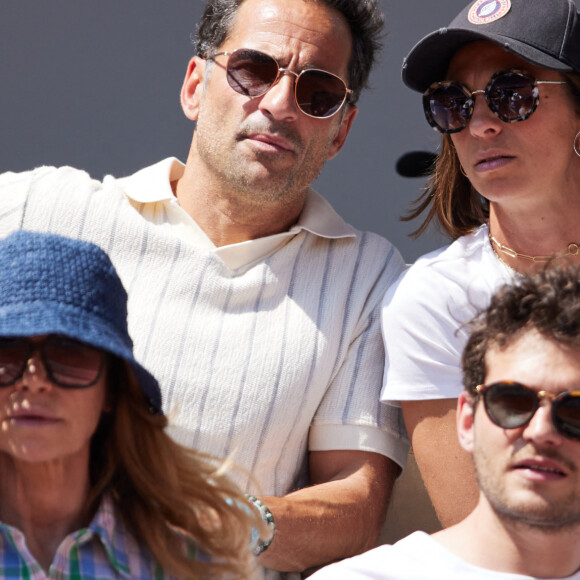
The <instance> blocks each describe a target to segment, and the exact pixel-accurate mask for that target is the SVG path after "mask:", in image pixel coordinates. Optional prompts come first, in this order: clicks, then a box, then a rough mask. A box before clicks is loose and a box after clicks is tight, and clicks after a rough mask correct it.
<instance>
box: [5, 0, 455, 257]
mask: <svg viewBox="0 0 580 580" xmlns="http://www.w3.org/2000/svg"><path fill="white" fill-rule="evenodd" d="M465 3H466V1H465V0H440V1H439V2H433V1H432V0H383V1H382V7H383V10H384V12H385V14H386V18H387V26H386V37H385V49H384V52H383V54H382V56H381V61H380V62H379V64H378V66H377V67H376V69H375V71H374V73H373V75H372V78H371V82H372V86H373V89H372V90H370V91H367V92H366V93H364V94H363V97H362V98H361V100H360V102H359V108H360V111H359V115H358V117H357V119H356V121H355V124H354V127H353V129H352V131H351V134H350V136H349V138H348V141H347V143H346V146H345V147H344V149H343V150H342V152H341V153H340V154H339V156H338V157H337V158H335V159H334V160H332V161H330V162H329V163H328V164H327V165H326V167H325V169H324V171H323V173H322V175H321V177H320V178H319V180H318V181H317V183H316V184H315V187H316V189H317V190H318V191H319V192H320V193H322V194H323V195H324V196H325V197H326V198H327V199H329V200H330V201H331V203H332V204H333V205H334V207H335V208H336V209H337V210H338V211H339V213H340V214H341V215H342V216H343V217H345V218H346V219H347V220H348V221H349V222H350V223H352V224H353V225H355V226H356V227H358V228H360V229H367V230H372V231H375V232H378V233H380V234H382V235H384V236H386V237H387V238H389V239H390V240H391V241H392V242H393V243H395V244H396V245H397V246H398V247H399V249H400V250H401V252H402V253H403V256H404V257H405V259H406V260H407V261H413V260H415V259H416V258H417V257H418V256H419V255H421V254H423V253H424V252H426V251H429V250H431V249H434V248H436V247H438V246H440V245H442V244H443V243H445V241H446V240H445V239H444V238H443V237H441V236H440V235H438V234H436V233H435V232H431V233H429V234H427V235H425V236H423V237H422V238H420V239H419V240H411V239H410V238H409V237H408V234H409V233H410V232H411V231H412V230H413V229H414V227H416V226H417V225H418V224H416V223H415V224H413V223H412V224H408V223H401V222H400V221H399V217H400V216H401V215H402V214H404V213H405V212H406V210H407V208H408V204H409V203H410V202H411V200H413V199H415V198H416V197H417V196H418V194H419V193H420V190H421V188H422V186H423V185H424V181H423V180H422V179H417V178H414V179H409V178H402V177H399V176H398V175H397V174H396V172H395V163H396V161H397V159H398V158H399V157H400V155H402V154H403V153H405V152H407V151H410V150H415V149H427V150H435V148H436V147H437V145H438V143H439V137H438V135H437V134H436V133H434V132H433V131H432V130H431V129H430V128H429V127H428V125H427V123H426V121H425V119H424V116H423V113H422V110H421V99H420V95H419V94H417V93H414V92H411V91H410V90H409V89H407V88H406V87H404V86H403V84H402V82H401V80H400V67H401V62H402V60H403V57H404V55H405V54H406V53H407V52H408V51H409V49H410V48H411V47H412V46H413V45H414V44H415V42H416V41H417V40H419V38H421V37H422V36H423V35H424V34H426V33H428V32H430V31H431V30H433V29H435V28H439V27H441V26H444V25H445V24H447V23H448V22H449V21H450V20H451V19H452V18H453V17H454V16H455V14H456V13H457V12H458V11H459V10H460V9H461V8H462V7H463V6H464V5H465ZM202 9H203V1H202V0H165V1H164V2H162V1H161V0H50V1H47V0H3V2H2V9H1V11H0V79H1V80H0V111H1V114H0V171H8V170H10V171H22V170H26V169H30V168H32V167H35V166H38V165H72V166H75V167H79V168H83V169H85V170H87V171H88V172H89V173H90V174H91V175H92V176H93V177H95V178H99V179H100V178H102V177H103V176H104V175H106V174H113V175H116V176H123V175H129V174H130V173H132V172H133V171H135V170H137V169H139V168H141V167H145V166H146V165H149V164H151V163H154V162H156V161H159V160H160V159H162V158H164V157H168V156H175V157H178V158H179V159H181V160H185V158H186V156H187V152H188V149H189V144H190V141H191V135H192V131H193V124H192V123H191V122H190V121H188V120H187V119H186V118H185V117H184V115H183V114H182V111H181V108H180V105H179V90H180V87H181V82H182V80H183V77H184V74H185V70H186V65H187V62H188V60H189V59H190V57H191V56H192V54H193V47H192V44H191V34H192V33H193V32H194V30H195V24H196V22H197V21H198V19H199V16H200V15H201V12H202Z"/></svg>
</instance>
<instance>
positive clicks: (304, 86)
mask: <svg viewBox="0 0 580 580" xmlns="http://www.w3.org/2000/svg"><path fill="white" fill-rule="evenodd" d="M218 56H227V57H228V63H227V67H226V71H227V72H226V78H227V79H228V84H229V85H230V87H231V88H232V89H234V91H236V93H239V94H240V95H245V96H247V97H261V96H262V95H265V94H266V93H267V92H268V91H269V90H270V89H271V88H272V87H273V86H274V85H275V84H276V83H277V82H278V81H279V80H280V79H281V78H282V76H283V75H285V74H290V75H294V76H295V77H296V81H295V83H294V98H295V99H296V104H297V105H298V108H299V109H300V110H301V111H302V112H303V113H304V114H305V115H308V116H309V117H314V118H315V119H326V118H328V117H332V115H334V114H335V113H337V112H338V111H339V110H340V108H341V107H342V106H343V105H344V103H345V102H346V100H347V98H348V96H349V95H350V94H351V93H352V91H351V90H350V89H349V88H347V86H346V84H345V83H344V81H343V80H342V79H341V78H340V77H337V76H336V75H333V74H332V73H329V72H326V71H323V70H319V69H315V68H307V69H304V70H303V71H301V72H300V73H295V72H294V71H291V70H288V69H287V68H282V67H281V66H280V65H279V64H278V62H277V61H276V59H275V58H274V57H272V56H270V55H268V54H265V53H263V52H260V51H258V50H251V49H249V48H238V49H237V50H234V51H233V52H218V53H217V54H213V55H211V56H208V57H206V58H207V60H213V59H215V58H216V57H218Z"/></svg>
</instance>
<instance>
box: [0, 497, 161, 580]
mask: <svg viewBox="0 0 580 580" xmlns="http://www.w3.org/2000/svg"><path fill="white" fill-rule="evenodd" d="M0 578H9V579H10V580H19V579H22V580H47V579H49V578H50V579H58V580H88V579H90V580H105V579H106V580H110V579H112V578H119V579H140V580H169V579H170V577H169V576H167V575H166V574H164V573H163V571H162V570H161V569H160V568H159V566H156V565H155V563H154V562H153V560H152V558H151V555H150V553H149V551H148V550H147V549H146V548H144V547H142V546H139V544H138V543H137V542H136V540H135V539H134V538H133V536H131V534H130V533H129V532H128V531H127V529H126V528H125V526H124V525H123V522H122V521H121V520H119V519H116V518H115V513H114V508H113V502H112V500H111V499H110V498H105V499H104V500H103V501H102V503H101V505H100V507H99V510H98V511H97V513H96V515H95V517H94V518H93V521H92V522H91V524H90V525H89V527H88V528H84V529H82V530H78V531H77V532H74V533H72V534H70V535H69V536H67V537H66V538H65V539H64V540H63V541H62V542H61V544H60V546H59V547H58V550H57V552H56V554H55V556H54V560H53V562H52V565H51V566H50V569H49V570H48V572H45V571H44V570H43V569H42V568H41V567H40V565H39V564H38V562H37V561H36V560H35V558H34V556H32V554H31V553H30V552H29V550H28V548H27V547H26V539H25V537H24V535H23V534H22V532H20V531H19V530H17V529H16V528H13V527H10V526H7V525H5V524H3V523H1V522H0Z"/></svg>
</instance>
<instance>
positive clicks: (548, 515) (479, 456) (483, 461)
mask: <svg viewBox="0 0 580 580" xmlns="http://www.w3.org/2000/svg"><path fill="white" fill-rule="evenodd" d="M476 449H477V450H476V451H475V450H474V453H473V462H474V467H475V477H476V480H477V484H478V486H479V488H480V490H481V491H482V493H483V495H484V496H485V498H486V499H487V502H488V503H489V505H490V507H491V509H492V510H493V511H494V512H495V514H496V516H497V517H498V518H499V519H500V520H501V521H503V522H505V523H506V524H508V525H511V526H516V527H518V528H521V527H524V528H532V529H535V530H541V531H542V532H544V533H548V534H555V533H560V532H562V531H564V530H568V529H570V528H579V527H580V490H574V491H572V492H570V493H569V494H568V495H567V496H566V497H560V498H558V499H556V500H551V499H550V498H543V497H542V496H541V495H540V491H539V490H538V491H535V490H534V486H533V484H530V487H529V489H528V490H527V493H528V494H535V495H536V498H535V499H536V501H534V502H533V503H532V500H528V501H526V499H523V500H520V501H518V500H517V499H516V498H514V497H513V496H514V495H515V494H519V493H521V491H522V489H521V488H519V489H517V490H515V489H512V490H510V489H509V487H508V486H509V481H508V476H507V475H506V472H505V470H503V469H502V470H499V469H498V467H497V462H498V458H497V457H491V458H490V457H489V456H488V455H487V454H486V453H485V452H484V451H482V450H480V449H478V448H477V447H476ZM543 454H544V455H546V456H549V454H548V453H543ZM494 466H495V470H494ZM494 473H500V475H499V476H496V477H494V475H490V474H494Z"/></svg>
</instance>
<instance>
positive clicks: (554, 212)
mask: <svg viewBox="0 0 580 580" xmlns="http://www.w3.org/2000/svg"><path fill="white" fill-rule="evenodd" d="M403 81H404V82H405V84H407V86H409V87H410V88H411V89H413V90H415V91H418V92H420V93H422V94H423V97H422V99H423V109H424V112H425V116H426V118H427V121H428V123H429V124H430V125H431V126H432V127H433V128H434V129H435V130H436V131H437V132H438V133H439V134H442V141H441V147H440V150H439V155H438V159H437V162H436V164H435V166H434V168H433V175H432V177H431V180H430V182H429V184H428V187H427V188H426V191H425V193H424V195H423V196H422V197H421V198H420V199H419V200H418V202H417V204H416V205H415V206H414V209H413V210H412V212H411V214H410V216H409V217H410V218H413V217H418V216H419V215H420V214H422V213H423V212H425V213H426V219H425V221H424V222H423V224H422V225H421V226H420V227H419V229H418V230H417V232H418V233H421V232H423V231H424V230H425V229H426V228H427V226H428V225H429V224H436V225H438V226H440V227H441V228H442V229H443V230H444V231H445V232H446V233H447V234H448V235H449V237H450V239H451V240H452V243H451V244H450V245H449V246H446V247H444V248H442V249H440V250H437V251H435V252H433V253H431V254H429V255H427V256H423V257H422V258H420V259H419V260H418V261H417V263H416V264H414V265H413V266H412V267H411V268H410V269H409V270H408V271H407V273H406V274H405V275H404V276H403V277H402V279H401V280H400V281H399V282H398V284H397V285H395V287H394V288H392V289H391V290H390V291H389V292H388V294H387V297H386V299H385V308H384V311H383V333H384V339H385V346H386V354H387V357H386V360H387V363H386V368H385V384H384V388H383V392H382V395H381V398H382V399H383V400H384V401H386V402H388V403H392V404H400V405H401V406H402V409H403V414H404V418H405V424H406V426H407V430H408V432H409V435H410V437H411V441H412V445H413V450H414V454H415V458H416V460H417V464H418V466H419V469H420V471H421V475H422V476H423V479H424V481H425V484H426V486H427V490H428V491H429V495H430V497H431V499H432V501H433V504H434V506H435V508H436V511H437V513H438V515H439V518H440V520H441V522H442V523H443V524H444V525H450V524H453V523H456V522H458V521H459V520H461V519H463V518H464V517H465V516H466V515H467V514H468V513H469V512H470V511H471V509H472V508H473V507H475V503H476V499H477V488H476V485H475V480H474V474H473V468H472V464H471V459H470V457H469V456H468V454H467V453H465V452H464V451H463V450H462V449H461V448H460V447H459V444H458V440H457V434H456V427H455V407H456V402H457V397H458V396H459V394H460V392H461V391H462V376H461V355H462V351H463V346H464V345H465V342H466V340H467V336H468V328H467V327H466V326H465V323H466V322H468V321H469V320H470V319H471V318H473V316H474V315H475V313H476V312H477V311H478V310H480V309H483V308H486V307H487V306H488V304H489V301H490V299H491V296H492V294H493V292H494V291H495V290H496V289H497V288H498V287H499V286H501V285H503V284H504V283H506V282H510V281H511V280H513V279H514V278H515V277H517V276H518V273H526V274H532V273H535V272H537V271H538V270H539V269H540V268H543V267H544V266H545V263H546V261H548V260H549V259H550V257H551V256H553V255H559V256H562V260H564V261H567V262H571V263H573V264H580V219H579V216H580V14H579V13H578V8H577V6H576V4H575V3H574V2H573V1H572V0H472V1H471V2H470V3H469V4H468V5H467V6H465V8H464V9H463V10H462V11H461V12H460V13H459V14H458V15H457V16H456V18H455V19H454V20H453V21H452V22H451V24H449V25H448V26H447V27H444V28H439V29H438V30H436V31H435V32H432V33H431V34H429V35H427V36H426V37H424V38H423V39H422V40H420V41H419V42H418V43H417V44H416V45H415V46H414V48H413V49H412V50H411V52H410V53H409V55H408V56H407V58H406V59H405V62H404V63H403Z"/></svg>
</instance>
